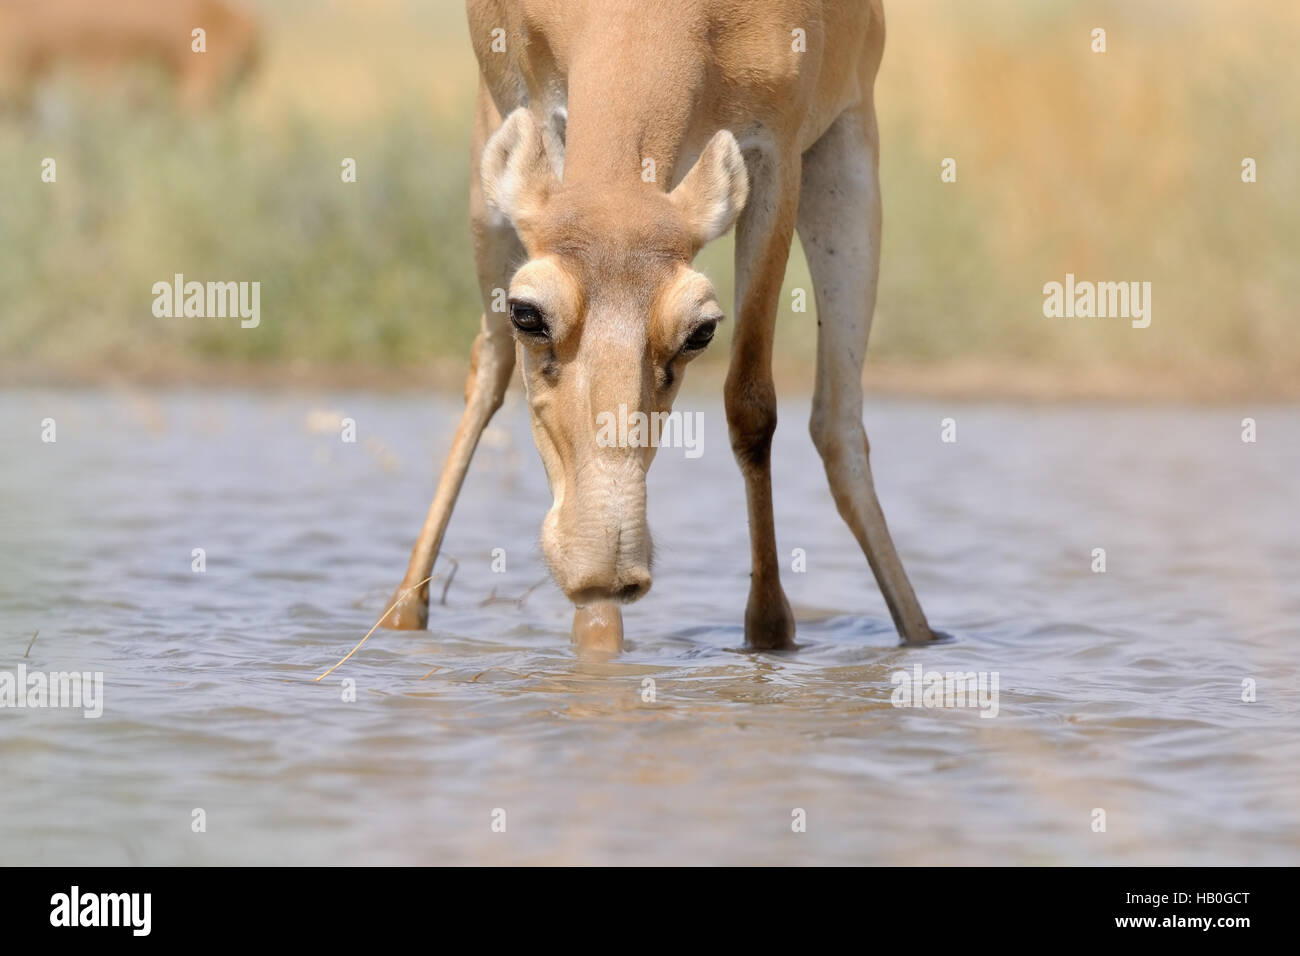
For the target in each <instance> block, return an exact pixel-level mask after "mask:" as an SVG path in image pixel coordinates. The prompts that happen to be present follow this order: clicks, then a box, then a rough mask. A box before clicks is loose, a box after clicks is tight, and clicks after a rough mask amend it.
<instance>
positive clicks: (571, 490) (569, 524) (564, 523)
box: [542, 449, 651, 606]
mask: <svg viewBox="0 0 1300 956" xmlns="http://www.w3.org/2000/svg"><path fill="white" fill-rule="evenodd" d="M645 478H646V473H645V461H644V459H643V456H642V455H640V454H637V453H636V450H635V449H603V450H602V453H601V454H598V455H595V456H594V457H591V458H588V459H587V460H586V461H585V462H583V464H582V465H581V466H580V467H579V468H578V469H577V470H576V472H575V473H574V474H572V475H565V476H564V482H563V488H562V489H560V488H556V489H555V490H556V491H557V498H556V501H555V504H554V505H553V506H552V507H551V510H550V512H548V513H547V515H546V521H545V522H544V523H543V525H542V550H543V552H544V553H545V555H546V562H547V564H548V565H550V568H551V574H552V576H553V577H554V578H555V582H556V584H558V585H559V586H560V588H561V590H563V591H564V593H565V594H566V595H567V596H568V598H569V600H571V601H572V602H573V603H574V604H577V605H579V606H581V605H586V604H594V603H597V602H601V601H620V602H623V603H631V602H632V601H636V600H639V599H640V598H641V597H643V596H644V595H645V593H646V592H647V591H649V590H650V563H651V544H650V531H649V528H648V527H647V526H646V497H645Z"/></svg>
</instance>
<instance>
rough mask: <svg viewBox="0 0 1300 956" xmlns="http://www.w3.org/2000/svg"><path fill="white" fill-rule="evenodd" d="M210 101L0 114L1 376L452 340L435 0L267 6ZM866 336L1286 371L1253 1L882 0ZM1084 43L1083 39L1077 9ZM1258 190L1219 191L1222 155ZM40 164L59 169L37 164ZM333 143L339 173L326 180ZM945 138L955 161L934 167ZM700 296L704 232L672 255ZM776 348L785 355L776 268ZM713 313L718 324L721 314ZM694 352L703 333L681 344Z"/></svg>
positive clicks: (382, 351)
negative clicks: (1142, 316)
mask: <svg viewBox="0 0 1300 956" xmlns="http://www.w3.org/2000/svg"><path fill="white" fill-rule="evenodd" d="M252 6H253V7H254V8H255V9H257V10H258V11H259V13H260V14H261V16H262V18H263V22H264V27H265V30H266V59H265V63H264V68H263V70H262V72H261V73H260V74H258V75H257V76H256V77H254V79H253V82H252V85H251V86H250V87H249V88H248V89H246V90H244V91H242V92H241V93H240V94H239V95H238V96H237V97H236V98H235V99H234V100H233V101H232V102H230V103H229V104H228V105H226V106H224V107H222V108H220V109H218V110H216V111H213V112H209V113H206V114H202V115H197V116H196V115H184V114H182V113H181V112H180V111H179V110H177V109H174V108H173V107H171V106H170V105H169V101H168V97H167V95H166V91H165V90H161V89H158V90H153V91H152V92H151V93H150V95H146V96H143V97H142V96H141V92H140V90H139V88H133V90H132V92H131V93H130V95H118V94H115V93H114V92H113V91H112V90H104V89H100V90H97V91H95V92H93V93H92V92H89V91H87V90H85V89H84V87H83V85H82V84H81V83H80V82H79V81H78V79H77V77H75V76H72V75H61V76H58V77H56V78H55V79H54V80H53V81H51V82H50V83H49V84H48V85H47V86H46V88H45V89H44V90H43V91H42V92H41V94H40V98H39V101H38V104H37V108H36V109H35V110H33V111H16V110H13V109H9V110H8V111H6V112H4V113H3V114H0V368H3V367H9V368H11V369H12V368H16V367H21V366H29V367H35V368H54V369H58V368H69V369H75V370H80V371H83V372H87V373H88V374H91V373H93V370H94V369H96V368H110V369H127V370H146V371H147V370H149V369H157V368H164V367H167V366H169V365H178V366H182V367H188V366H196V365H203V364H205V363H209V364H211V363H216V364H234V365H238V364H241V363H245V364H246V363H252V364H259V365H274V364H276V363H286V362H294V361H297V362H304V361H305V362H309V363H313V364H319V365H323V366H329V365H342V364H348V365H358V364H359V365H366V366H373V367H375V368H376V369H380V370H383V369H392V368H407V367H411V366H420V365H422V364H427V363H428V362H429V361H430V360H432V359H435V358H438V357H447V356H452V357H455V358H457V359H459V358H460V357H461V356H462V355H463V353H464V351H465V350H466V348H467V347H468V344H469V342H470V341H471V339H472V337H473V335H474V332H475V331H476V327H477V316H478V311H479V304H478V302H477V290H476V287H475V282H474V279H473V266H472V259H471V252H470V246H469V239H468V229H467V225H466V204H467V201H466V184H467V182H468V177H469V168H468V167H469V163H468V137H469V125H470V113H471V107H472V102H473V94H474V88H475V83H476V74H475V66H474V61H473V56H472V53H471V51H470V48H469V43H468V39H467V36H466V28H465V24H464V12H463V8H462V3H461V2H460V0H437V2H416V0H366V2H362V0H354V2H341V0H335V2H332V3H319V2H308V0H277V2H274V3H271V2H269V0H268V2H264V3H260V4H252ZM886 13H887V16H888V19H889V40H888V43H887V45H886V58H885V65H884V68H883V71H882V75H881V79H880V84H879V87H878V92H877V100H878V105H879V109H880V114H881V126H882V144H883V163H882V165H883V170H882V176H883V180H884V195H885V248H884V260H883V261H884V265H883V271H882V280H881V289H880V301H879V306H878V310H877V321H876V327H875V330H874V332H873V338H872V353H873V357H875V358H877V359H880V360H896V361H901V362H911V363H942V362H947V361H954V360H987V361H989V362H993V363H995V364H997V363H1002V364H1003V365H1005V366H1006V367H1007V368H1008V369H1016V368H1023V367H1028V366H1032V367H1039V368H1045V369H1049V370H1054V372H1053V374H1060V375H1065V376H1068V375H1070V374H1073V373H1077V372H1078V371H1079V370H1081V369H1086V368H1089V367H1108V368H1131V369H1133V370H1134V373H1135V374H1137V375H1143V374H1148V373H1151V372H1153V371H1155V370H1168V369H1175V370H1177V371H1178V372H1179V373H1180V374H1182V375H1183V376H1185V377H1188V378H1189V379H1191V380H1195V379H1197V378H1198V377H1201V376H1206V375H1211V374H1214V373H1215V372H1217V371H1221V370H1222V369H1224V368H1233V369H1236V370H1238V371H1239V372H1240V374H1242V375H1245V376H1246V377H1248V378H1249V379H1250V380H1251V381H1254V382H1265V383H1269V382H1272V383H1278V382H1281V383H1293V382H1297V381H1300V375H1298V374H1297V372H1300V334H1297V333H1296V331H1295V329H1294V327H1293V322H1294V316H1295V303H1296V302H1298V301H1300V270H1297V267H1296V259H1297V252H1300V215H1298V214H1300V182H1298V181H1297V172H1298V171H1300V163H1298V162H1297V159H1298V156H1297V141H1296V139H1297V130H1300V99H1298V98H1297V97H1296V84H1295V77H1296V70H1295V63H1294V56H1295V51H1296V49H1297V48H1300V6H1297V5H1296V4H1294V3H1291V2H1283V0H1253V2H1250V3H1247V4H1223V3H1219V2H1213V0H1147V2H1144V3H1140V4H1134V3H1123V2H1118V0H1116V2H1099V3H1087V4H1085V3H1059V2H1050V0H1001V2H990V3H982V4H978V5H976V4H970V3H967V2H964V0H906V2H894V3H889V2H887V3H886ZM1098 26H1100V27H1103V28H1105V29H1106V30H1107V43H1108V50H1107V52H1106V53H1104V54H1094V53H1092V52H1091V50H1090V42H1091V41H1090V31H1091V30H1092V28H1093V27H1098ZM1246 156H1250V157H1253V158H1255V159H1256V160H1257V162H1258V176H1259V181H1258V182H1257V183H1255V184H1253V185H1246V184H1243V183H1242V182H1241V176H1240V172H1241V161H1242V158H1243V157H1246ZM44 157H53V158H55V159H56V161H57V164H58V166H57V168H58V182H57V184H55V185H48V184H44V183H42V182H41V181H40V168H41V161H42V159H43V158H44ZM345 157H353V158H355V159H356V161H357V168H358V182H357V183H355V184H345V183H343V182H341V179H340V168H341V167H340V164H341V162H342V160H343V159H344V158H345ZM945 157H953V158H955V159H956V160H957V171H958V180H957V182H956V183H950V184H945V183H942V182H940V178H939V167H940V162H941V160H942V159H943V158H945ZM701 263H702V266H703V268H704V269H705V271H707V272H709V273H710V275H711V276H713V277H714V278H715V281H716V283H717V285H718V286H719V288H720V290H721V291H723V292H724V294H725V299H724V301H727V302H729V301H730V280H731V267H730V242H729V240H724V241H723V242H720V243H718V244H716V245H715V246H714V247H712V248H711V249H709V250H706V252H705V253H704V255H702V257H701ZM177 272H180V273H184V274H185V276H186V278H187V279H196V280H199V281H207V280H259V281H261V283H262V300H261V312H262V322H261V326H260V327H259V328H258V329H257V330H255V331H254V330H242V329H240V328H239V325H238V322H237V321H231V320H223V319H159V318H155V317H154V316H153V314H152V312H151V306H152V302H153V296H152V292H151V287H152V285H153V283H155V282H157V281H160V280H170V279H171V277H172V275H173V274H174V273H177ZM1066 272H1073V273H1075V274H1076V275H1077V276H1078V278H1079V279H1092V280H1113V281H1130V280H1132V281H1150V282H1151V283H1152V284H1153V306H1154V318H1153V321H1152V324H1151V327H1150V328H1148V329H1145V330H1134V329H1131V328H1130V327H1129V324H1128V322H1126V321H1122V320H1104V319H1093V320H1083V319H1078V320H1066V319H1059V320H1052V319H1045V318H1044V317H1043V316H1042V312H1041V307H1042V299H1043V297H1042V292H1041V289H1042V286H1043V284H1044V283H1045V282H1048V281H1061V280H1062V279H1063V278H1064V275H1065V273H1066ZM786 285H787V294H786V295H785V297H784V298H783V306H782V312H783V314H782V317H781V321H780V324H779V338H778V345H777V351H778V356H779V359H780V360H781V361H782V362H784V363H786V364H788V365H792V366H795V367H801V366H804V365H806V364H807V363H808V362H810V361H811V358H812V356H813V354H814V346H815V342H814V339H815V316H814V314H813V313H812V311H811V310H810V311H809V312H808V313H806V314H794V313H792V312H791V311H790V304H791V296H790V294H789V290H790V289H793V288H795V287H803V288H810V284H809V280H808V277H807V271H806V268H805V266H804V264H803V260H802V256H801V254H800V253H799V252H798V251H797V250H796V253H795V255H794V256H792V259H791V265H790V268H789V270H788V274H787V279H786ZM728 334H729V333H728ZM724 360H725V349H723V348H714V349H712V350H710V352H709V353H707V357H706V358H705V359H703V360H702V361H705V362H712V363H717V362H720V361H724Z"/></svg>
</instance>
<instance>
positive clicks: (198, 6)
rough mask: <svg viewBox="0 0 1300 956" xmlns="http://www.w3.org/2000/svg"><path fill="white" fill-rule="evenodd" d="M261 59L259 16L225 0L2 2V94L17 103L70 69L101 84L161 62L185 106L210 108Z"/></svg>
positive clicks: (54, 0)
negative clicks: (200, 47) (198, 36)
mask: <svg viewBox="0 0 1300 956" xmlns="http://www.w3.org/2000/svg"><path fill="white" fill-rule="evenodd" d="M196 29H201V30H203V31H204V46H205V49H204V51H203V52H196V51H195V50H194V49H193V41H194V37H193V31H194V30H196ZM259 58H260V42H259V30H258V26H257V22H256V21H255V20H254V19H253V18H252V16H250V15H249V14H248V13H247V12H245V11H244V10H242V9H240V8H238V7H236V6H234V5H233V4H231V3H227V2H225V0H0V96H3V97H4V99H6V100H8V101H10V102H17V103H20V104H25V103H27V102H28V101H29V100H30V99H31V97H32V95H33V93H34V91H35V89H36V88H37V87H38V86H39V84H40V83H41V82H42V81H43V80H45V79H47V78H48V77H50V76H52V75H54V74H56V73H57V72H59V71H62V70H68V71H71V72H74V73H78V74H81V75H82V76H83V77H85V78H87V79H89V80H91V81H93V82H94V83H95V85H96V86H98V85H100V84H102V83H104V82H105V80H106V79H108V78H117V77H121V76H122V75H124V74H126V73H128V72H129V71H131V70H133V69H137V68H141V67H144V68H149V67H153V68H157V69H160V70H161V71H162V72H163V73H164V74H166V75H167V76H168V77H170V79H171V81H172V82H173V84H174V87H175V89H176V92H177V95H178V98H179V99H180V101H181V102H182V103H183V104H184V105H186V106H188V107H200V106H210V105H212V104H213V103H215V102H216V101H217V100H219V99H220V98H221V96H222V95H223V94H225V93H227V92H229V91H230V90H232V89H233V88H234V87H235V86H237V85H238V84H239V83H240V82H241V81H242V80H244V79H245V78H246V77H247V76H248V75H249V74H250V73H251V72H252V71H253V70H254V69H255V68H256V66H257V64H258V61H259Z"/></svg>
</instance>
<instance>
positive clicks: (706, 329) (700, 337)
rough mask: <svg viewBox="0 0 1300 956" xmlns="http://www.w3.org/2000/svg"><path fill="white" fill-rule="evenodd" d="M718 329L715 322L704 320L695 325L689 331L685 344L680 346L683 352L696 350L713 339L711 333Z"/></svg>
mask: <svg viewBox="0 0 1300 956" xmlns="http://www.w3.org/2000/svg"><path fill="white" fill-rule="evenodd" d="M717 330H718V323H717V322H705V323H703V324H702V325H699V326H697V327H696V329H695V331H694V332H692V333H691V336H690V338H688V339H687V340H686V344H685V345H683V346H682V351H683V352H698V351H699V350H700V349H702V348H704V347H705V346H707V345H708V344H709V343H710V342H712V341H713V333H714V332H716V331H717Z"/></svg>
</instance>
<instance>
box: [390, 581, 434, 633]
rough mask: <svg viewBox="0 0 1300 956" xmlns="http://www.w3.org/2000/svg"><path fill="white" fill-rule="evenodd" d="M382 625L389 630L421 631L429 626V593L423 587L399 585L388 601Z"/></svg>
mask: <svg viewBox="0 0 1300 956" xmlns="http://www.w3.org/2000/svg"><path fill="white" fill-rule="evenodd" d="M388 604H389V606H390V607H392V610H391V611H389V612H388V614H386V615H385V616H384V620H383V622H382V623H383V626H384V627H386V628H388V629H389V630H390V631H423V630H424V629H425V628H427V627H428V626H429V595H428V592H426V591H425V590H424V589H423V588H408V587H406V586H405V585H403V586H402V587H399V588H398V589H397V592H396V593H395V594H394V595H393V597H392V600H390V601H389V602H388Z"/></svg>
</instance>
